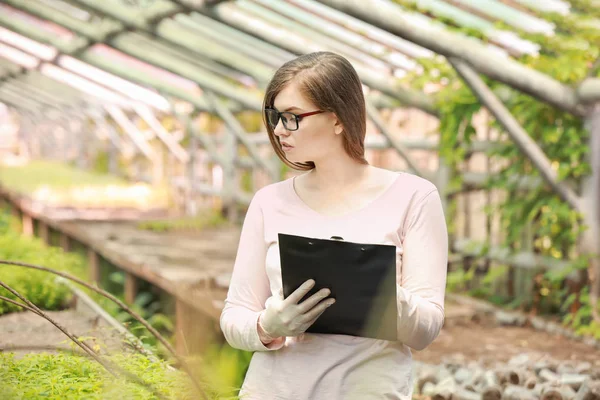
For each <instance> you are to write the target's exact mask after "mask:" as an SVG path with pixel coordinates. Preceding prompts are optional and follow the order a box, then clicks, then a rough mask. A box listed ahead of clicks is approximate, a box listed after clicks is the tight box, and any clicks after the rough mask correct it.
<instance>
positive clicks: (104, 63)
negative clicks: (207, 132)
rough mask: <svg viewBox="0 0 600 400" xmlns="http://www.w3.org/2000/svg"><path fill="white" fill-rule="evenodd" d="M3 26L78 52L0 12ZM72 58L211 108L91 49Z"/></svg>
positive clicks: (234, 107)
mask: <svg viewBox="0 0 600 400" xmlns="http://www.w3.org/2000/svg"><path fill="white" fill-rule="evenodd" d="M38 16H39V15H38ZM0 26H3V27H5V28H6V29H9V30H12V31H13V32H16V33H18V34H20V35H23V36H25V37H27V38H29V39H32V40H36V41H38V42H40V43H44V44H48V45H50V46H53V47H55V48H56V49H57V50H58V51H59V52H60V53H63V54H68V55H71V53H73V52H74V51H75V50H76V48H75V46H73V45H72V44H69V43H65V42H64V41H63V40H60V38H58V37H56V36H53V35H49V34H48V33H47V32H46V31H44V30H43V29H41V28H40V27H38V26H36V25H35V24H29V23H26V22H24V21H21V20H19V19H18V18H9V17H8V16H7V15H5V14H2V13H0ZM73 57H75V58H77V59H79V60H81V61H83V62H85V63H88V64H90V65H93V66H95V67H97V68H100V69H102V70H104V71H107V72H110V73H112V74H114V75H116V76H118V77H121V78H123V79H126V80H129V81H132V82H136V83H139V84H141V85H147V86H151V87H153V88H155V89H157V90H158V91H159V92H161V93H164V94H168V95H171V96H173V97H176V98H179V99H181V100H184V101H188V102H190V103H191V104H192V105H194V106H195V107H196V108H198V109H201V110H205V111H208V110H209V109H210V107H209V106H208V105H207V104H206V101H205V100H204V99H203V98H202V97H201V96H200V95H199V94H195V93H192V92H190V91H187V90H184V89H180V88H177V87H174V85H172V84H171V83H169V82H165V81H163V80H160V79H157V78H155V77H154V76H152V75H150V74H148V73H147V72H145V71H142V70H140V69H139V68H131V67H126V66H123V65H120V64H119V63H117V62H115V61H114V60H111V59H109V58H107V57H105V56H104V55H102V54H97V53H94V52H92V51H89V50H88V51H84V52H81V53H80V54H76V55H73ZM227 106H228V107H229V108H230V109H232V110H233V111H239V110H241V109H242V107H240V105H239V103H235V102H234V103H233V104H228V105H227Z"/></svg>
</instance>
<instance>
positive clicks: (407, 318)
mask: <svg viewBox="0 0 600 400" xmlns="http://www.w3.org/2000/svg"><path fill="white" fill-rule="evenodd" d="M264 108H265V111H264V117H265V123H266V125H267V131H268V134H269V138H270V140H271V144H272V145H273V148H274V149H275V152H276V153H277V154H278V156H279V157H280V158H281V160H282V161H283V162H284V163H286V164H287V165H289V166H290V167H292V168H295V169H298V170H302V171H306V172H305V173H303V174H301V175H298V176H296V177H294V178H291V179H287V180H284V181H282V182H278V183H274V184H271V185H268V186H266V187H264V188H262V189H260V190H258V191H257V193H256V194H255V196H254V198H253V199H252V202H251V204H250V206H249V208H248V212H247V214H246V218H245V221H244V226H243V228H242V234H241V238H240V243H239V248H238V252H237V257H236V261H235V265H234V269H233V276H232V279H231V283H230V288H229V292H228V295H227V299H226V302H225V307H224V309H223V312H222V314H221V328H222V331H223V333H224V335H225V338H226V340H227V341H228V342H229V344H230V345H231V346H233V347H235V348H238V349H243V350H248V351H254V352H255V353H254V355H253V357H252V361H251V363H250V366H249V369H248V372H247V374H246V378H245V381H244V384H243V387H242V390H241V392H240V397H241V398H243V399H253V400H254V399H256V400H270V399H289V400H292V399H294V400H304V399H307V400H308V399H310V400H320V399H323V400H331V399H361V400H365V399H410V398H411V396H412V388H413V376H412V365H411V364H412V363H411V351H410V348H413V349H416V350H421V349H424V348H425V347H426V346H428V345H429V344H430V343H431V342H432V341H433V340H434V339H435V338H436V337H437V335H438V334H439V332H440V329H441V327H442V324H443V321H444V290H445V285H446V268H447V256H448V237H447V228H446V222H445V218H444V213H443V210H442V205H441V200H440V195H439V193H438V191H437V189H436V187H435V186H434V185H433V184H432V183H430V182H429V181H427V180H425V179H423V178H420V177H417V176H415V175H412V174H409V173H398V172H392V171H388V170H385V169H380V168H375V167H373V166H370V165H369V164H368V162H367V161H366V160H365V158H364V138H365V131H366V112H365V100H364V97H363V91H362V87H361V82H360V80H359V77H358V76H357V74H356V71H355V70H354V68H353V67H352V65H351V64H350V63H349V62H348V61H347V60H346V59H345V58H343V57H341V56H339V55H336V54H333V53H329V52H317V53H311V54H307V55H303V56H300V57H298V58H296V59H294V60H291V61H289V62H287V63H286V64H284V65H283V66H282V67H281V68H280V69H279V70H278V71H277V72H276V73H275V75H274V77H273V79H272V80H271V82H270V84H269V86H268V88H267V90H266V94H265V99H264ZM278 233H288V234H294V235H298V236H306V237H314V238H323V239H328V238H330V237H331V236H334V235H340V236H342V237H343V238H344V240H347V241H350V242H361V243H378V244H393V245H395V246H396V265H397V268H396V270H397V273H396V277H397V279H396V282H397V283H396V285H397V304H398V319H397V327H398V333H397V334H398V340H397V341H384V340H377V339H371V338H364V337H355V336H349V335H332V334H313V333H304V332H305V331H306V329H308V327H309V326H311V325H312V324H313V323H314V321H315V320H316V319H317V318H318V317H319V316H320V315H321V314H322V313H323V312H324V311H325V310H326V309H327V307H329V306H330V305H331V304H332V302H333V301H334V300H333V299H331V298H329V297H328V296H329V292H328V290H327V289H322V290H320V291H319V292H317V293H316V294H314V295H313V296H312V297H309V298H308V299H306V300H305V301H303V302H301V303H298V301H299V300H300V299H302V298H303V297H304V294H306V293H307V292H308V291H309V290H310V288H311V287H312V286H313V285H314V284H315V283H314V282H312V281H308V282H306V283H305V284H303V285H302V286H301V287H299V288H298V289H297V290H296V291H295V292H294V293H293V294H292V295H291V296H289V297H288V298H287V299H285V300H283V297H282V282H281V268H280V262H279V248H278V243H277V238H278Z"/></svg>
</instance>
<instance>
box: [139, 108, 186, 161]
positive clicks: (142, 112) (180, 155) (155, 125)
mask: <svg viewBox="0 0 600 400" xmlns="http://www.w3.org/2000/svg"><path fill="white" fill-rule="evenodd" d="M133 110H134V111H135V112H136V113H137V114H138V115H139V116H140V117H141V118H142V119H143V120H144V121H145V122H146V123H147V124H148V126H149V127H150V129H152V130H153V131H154V133H156V136H158V138H159V139H160V140H161V141H162V142H163V143H164V144H165V146H166V147H167V148H168V149H169V151H170V152H171V153H173V155H174V156H175V157H177V159H178V160H179V161H180V162H182V163H186V162H188V160H189V158H190V156H189V154H188V152H187V150H185V149H184V148H183V147H181V145H180V144H179V143H178V142H177V141H176V140H175V139H174V138H173V136H171V134H170V133H169V132H167V130H166V129H165V128H164V127H163V126H162V124H161V123H160V121H158V120H157V119H156V116H155V115H154V113H152V110H150V109H149V108H148V107H145V106H139V105H134V106H133Z"/></svg>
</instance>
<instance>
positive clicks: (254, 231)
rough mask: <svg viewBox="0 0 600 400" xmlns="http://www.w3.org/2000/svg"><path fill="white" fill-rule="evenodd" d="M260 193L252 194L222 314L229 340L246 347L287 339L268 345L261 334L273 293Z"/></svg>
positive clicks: (260, 347) (252, 348) (253, 348)
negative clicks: (262, 316)
mask: <svg viewBox="0 0 600 400" xmlns="http://www.w3.org/2000/svg"><path fill="white" fill-rule="evenodd" d="M260 194H261V191H258V192H257V193H256V194H255V195H254V197H253V198H252V201H251V202H250V206H249V207H248V211H247V213H246V217H245V219H244V224H243V226H242V233H241V236H240V241H239V245H238V250H237V255H236V259H235V263H234V266H233V275H232V277H231V282H230V284H229V290H228V293H227V298H226V299H225V305H224V307H223V311H222V312H221V318H220V325H221V331H222V332H223V335H224V336H225V339H226V340H227V342H228V343H229V344H230V345H231V347H234V348H236V349H240V350H246V351H268V350H277V349H279V348H281V347H283V344H284V342H285V338H278V339H275V340H274V341H273V342H271V343H270V344H268V345H267V346H265V345H264V344H263V343H262V342H261V341H260V338H259V336H258V326H257V322H258V316H259V314H260V313H261V311H263V310H264V308H265V302H266V300H267V299H268V298H269V297H270V296H271V289H270V287H269V278H268V277H267V272H266V267H265V258H266V253H267V246H266V242H265V235H264V218H263V211H262V209H261V206H260V201H259V199H260Z"/></svg>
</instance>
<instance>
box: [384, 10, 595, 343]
mask: <svg viewBox="0 0 600 400" xmlns="http://www.w3.org/2000/svg"><path fill="white" fill-rule="evenodd" d="M395 1H396V3H398V4H400V5H401V6H403V7H405V8H407V9H409V10H413V11H417V12H425V13H427V11H425V9H423V8H420V6H419V2H416V1H414V0H395ZM571 3H572V4H573V5H574V11H575V12H574V13H572V14H571V15H569V16H566V17H565V16H562V15H559V14H549V13H540V12H538V11H536V10H533V9H531V10H529V11H530V12H532V13H537V14H538V15H539V16H540V17H542V18H545V19H547V20H549V21H551V22H553V23H554V24H555V25H556V27H557V29H556V34H555V35H553V36H551V37H549V36H544V35H532V34H529V33H527V32H517V33H518V34H519V35H520V36H521V37H523V38H525V39H528V40H530V41H532V42H534V43H537V44H538V45H539V46H540V53H539V55H537V56H531V55H523V56H520V57H516V58H517V59H518V61H519V62H520V63H522V64H523V65H525V66H528V67H530V68H532V69H535V70H538V71H541V72H543V73H545V74H548V75H550V76H552V77H553V78H554V79H556V80H558V81H560V82H562V83H564V84H566V85H570V86H575V85H577V84H578V83H579V82H581V81H582V80H583V79H584V78H585V77H586V75H587V74H589V73H594V74H595V75H596V76H600V71H599V70H596V71H590V68H591V66H592V64H593V63H594V61H595V60H596V59H598V57H599V56H600V29H598V27H597V25H594V24H592V23H590V21H592V19H593V18H598V16H599V15H600V10H599V9H598V8H597V7H595V6H594V4H593V2H592V1H589V0H577V1H572V2H571ZM437 19H438V21H441V22H443V23H444V24H446V27H447V29H449V30H451V31H453V32H458V33H461V34H465V35H467V36H474V37H477V38H479V39H481V40H483V41H484V42H485V41H486V40H487V39H486V38H485V37H484V35H483V34H482V33H481V32H476V31H473V30H472V29H465V28H463V27H460V26H458V25H457V23H456V22H455V21H453V20H451V19H448V18H441V19H440V18H439V17H438V18H437ZM496 25H497V27H498V28H499V29H506V30H511V31H515V28H514V27H512V26H510V27H508V26H506V25H504V24H502V23H498V24H496ZM419 62H420V64H421V65H422V66H423V70H424V73H422V74H420V75H419V74H409V75H408V76H407V77H406V81H407V83H410V84H411V86H412V87H415V88H422V87H423V86H424V85H425V84H426V83H437V84H439V86H440V87H441V89H440V90H439V91H438V92H437V93H436V94H435V100H436V103H437V105H438V109H439V114H440V128H439V129H440V150H439V152H440V157H441V159H442V160H443V162H444V163H446V164H447V165H448V166H449V167H450V169H451V170H452V171H453V174H452V175H453V179H452V181H451V182H450V187H449V190H453V189H456V188H457V187H460V186H461V184H462V176H461V173H460V171H461V169H462V168H463V165H464V163H465V161H466V160H467V151H468V148H469V147H470V144H471V142H472V141H473V140H474V139H475V137H476V130H475V127H474V125H473V117H474V116H475V115H476V114H477V113H479V111H480V110H481V108H482V106H481V104H480V103H479V101H478V99H477V98H476V97H475V95H474V94H473V93H472V91H471V89H470V88H469V87H468V86H467V85H466V84H465V83H464V82H463V81H462V79H461V78H460V77H459V76H458V74H457V73H456V72H455V71H454V70H453V69H452V68H451V66H450V65H449V63H448V62H446V60H444V59H443V58H441V57H433V58H431V59H424V60H419ZM482 79H483V80H484V82H485V83H486V84H487V85H488V86H489V87H490V88H491V89H492V91H493V92H494V93H495V94H496V95H497V96H498V97H499V98H500V99H501V100H502V102H503V103H504V104H505V105H506V107H507V108H508V109H509V111H510V112H511V114H512V115H513V116H514V117H515V118H516V119H517V121H518V122H519V123H520V124H521V126H522V127H523V128H524V129H525V131H527V133H528V134H529V135H530V137H531V138H532V139H533V140H534V141H535V142H536V143H537V144H538V145H539V146H540V147H541V149H542V150H543V151H544V153H545V154H546V155H547V157H548V159H549V160H550V162H551V164H552V168H553V169H554V170H555V171H556V172H557V174H558V177H559V179H560V180H569V181H570V182H572V183H573V184H574V185H575V187H577V186H579V187H580V185H581V184H582V180H583V178H584V177H585V176H586V175H588V174H589V173H590V165H589V163H588V161H587V152H588V150H589V148H588V138H589V133H588V132H587V131H586V129H585V128H584V125H583V123H584V121H583V119H582V118H580V117H576V116H574V115H571V114H569V113H567V112H563V111H560V110H558V109H555V108H553V107H552V106H550V105H548V104H545V103H543V102H541V101H539V100H537V99H535V98H533V97H531V96H529V95H527V94H525V93H522V92H519V91H516V90H514V89H512V88H509V87H507V86H506V85H504V84H502V83H500V82H497V81H494V80H492V79H489V78H487V77H483V76H482ZM487 125H488V128H489V129H492V130H493V131H496V132H500V133H499V135H497V136H498V137H497V140H498V143H499V145H498V146H495V147H493V148H491V149H490V150H489V151H488V152H487V153H486V154H487V156H488V157H490V158H491V161H492V163H494V164H495V165H497V166H499V171H498V172H494V173H493V174H492V176H491V178H490V179H489V180H488V181H487V182H486V186H485V188H486V189H488V190H492V189H501V190H503V191H505V192H506V193H507V196H506V200H505V201H502V202H499V203H498V204H494V205H493V206H492V207H489V208H487V209H486V210H485V211H486V212H487V213H488V214H493V215H495V216H499V217H500V222H501V229H502V231H503V232H504V233H505V235H504V237H503V238H502V242H501V243H500V245H501V246H503V247H507V248H509V249H511V250H512V251H515V252H517V251H520V250H523V238H524V237H525V236H527V235H528V232H532V233H533V235H534V236H533V243H532V246H531V248H528V249H527V250H528V251H532V252H534V253H536V254H539V255H544V256H548V257H553V258H557V259H564V260H568V261H569V263H570V265H569V267H568V268H566V269H565V270H564V271H550V272H548V273H546V274H541V275H540V276H539V277H538V278H536V284H535V285H534V290H535V293H533V299H534V300H532V302H531V303H529V301H528V300H526V299H525V298H520V297H518V296H517V297H518V298H515V297H514V296H513V298H509V297H508V296H506V294H503V293H501V292H498V291H497V290H496V289H495V286H496V285H495V282H497V281H499V280H503V279H504V278H505V274H506V272H507V271H506V270H503V271H502V273H500V271H499V270H498V271H497V272H496V271H494V272H492V271H493V270H490V272H489V273H488V276H486V278H484V280H483V282H482V283H481V284H480V285H479V286H478V287H477V288H472V289H471V291H470V293H471V294H474V295H477V296H481V297H484V298H487V299H488V300H490V301H494V302H499V303H502V304H503V305H505V306H509V305H510V306H513V307H516V306H520V307H525V306H527V307H533V308H536V309H537V310H538V311H541V312H547V313H554V314H556V313H559V314H560V315H562V316H566V315H569V314H568V312H569V310H567V309H565V308H562V309H561V308H560V305H561V304H562V302H563V301H564V300H565V297H566V296H569V295H570V294H569V293H568V290H567V288H566V285H565V282H566V279H567V277H568V276H569V274H571V273H573V271H576V270H580V269H583V268H586V266H587V263H586V261H587V257H588V256H589V255H585V254H579V249H578V239H579V238H580V236H581V234H582V232H583V231H584V230H585V229H586V227H585V225H584V224H583V219H582V215H581V214H580V213H579V212H577V211H575V210H573V209H572V208H571V207H570V206H569V205H568V204H567V203H566V202H564V201H563V200H562V199H561V198H560V197H559V196H558V195H556V194H555V193H554V192H553V191H552V190H551V188H550V187H549V186H548V185H546V184H542V185H540V186H538V187H536V188H533V189H531V190H527V191H523V190H522V189H521V188H519V187H518V181H517V179H515V178H516V177H519V176H527V177H530V178H537V179H539V178H540V174H539V172H538V171H537V170H536V169H535V167H534V166H533V164H532V163H531V162H530V161H529V160H528V159H526V158H525V157H524V156H523V154H522V153H521V151H520V150H519V148H518V147H517V146H516V145H515V144H514V143H512V142H511V140H510V137H509V136H508V134H507V133H506V132H504V130H503V128H502V126H500V124H499V123H498V122H497V121H496V120H495V119H494V118H490V121H489V123H488V124H487ZM446 215H447V218H448V230H449V232H450V233H451V234H453V233H455V231H456V227H455V221H456V220H457V218H456V200H455V198H454V199H453V200H452V201H451V202H450V204H449V207H448V210H447V213H446ZM471 280H472V275H471V273H470V271H469V270H467V271H462V272H461V271H455V272H452V273H451V274H449V280H448V282H449V287H450V288H451V289H452V290H460V289H464V288H465V287H466V286H467V285H466V284H467V283H468V282H470V281H471ZM581 309H582V310H583V311H581V312H582V313H584V314H585V313H586V312H588V311H586V308H585V306H582V308H581ZM565 313H567V314H565ZM571 318H573V317H571ZM578 321H581V323H582V324H583V325H582V326H588V327H589V326H592V324H591V322H590V319H587V318H581V319H578ZM586 324H588V325H586ZM586 329H587V328H586ZM586 329H582V330H581V329H580V332H588V331H586ZM590 329H591V328H590Z"/></svg>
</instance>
